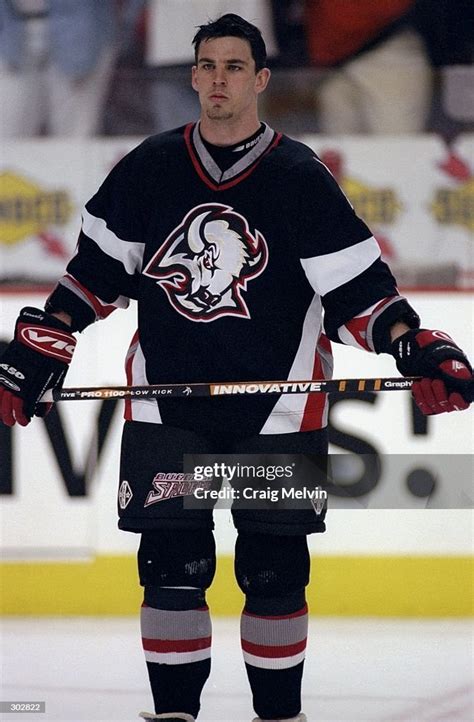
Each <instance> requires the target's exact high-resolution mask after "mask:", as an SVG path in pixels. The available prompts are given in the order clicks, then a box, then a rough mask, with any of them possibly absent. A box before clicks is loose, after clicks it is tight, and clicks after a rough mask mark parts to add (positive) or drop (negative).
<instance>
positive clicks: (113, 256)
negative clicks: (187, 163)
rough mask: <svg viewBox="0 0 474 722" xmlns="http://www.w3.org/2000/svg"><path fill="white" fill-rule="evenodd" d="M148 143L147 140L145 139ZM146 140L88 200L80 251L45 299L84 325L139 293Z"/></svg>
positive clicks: (49, 305) (77, 325) (124, 305)
mask: <svg viewBox="0 0 474 722" xmlns="http://www.w3.org/2000/svg"><path fill="white" fill-rule="evenodd" d="M142 145H143V144H142ZM141 153H142V146H139V148H137V149H135V150H133V151H132V152H131V153H129V154H128V155H127V156H125V157H124V158H123V159H122V160H121V161H120V162H119V163H118V164H117V165H116V166H115V167H114V168H113V170H112V171H111V172H110V173H109V175H108V176H107V178H106V179H105V181H104V182H103V183H102V185H101V186H100V188H99V190H98V191H97V193H96V194H95V195H94V196H93V197H92V198H91V199H90V200H89V201H88V202H87V203H86V205H85V208H84V210H83V213H82V225H81V230H80V233H79V239H78V243H77V247H76V253H75V255H74V256H73V258H72V259H71V261H70V262H69V263H68V265H67V268H66V274H65V275H64V276H63V277H62V278H61V279H60V280H59V281H58V283H57V285H56V287H55V289H54V290H53V292H52V293H51V295H50V296H49V298H48V300H47V301H46V306H45V308H46V310H47V311H49V312H54V311H65V312H66V313H68V314H69V315H70V316H71V318H72V326H73V328H74V330H78V331H82V330H83V329H84V328H85V327H86V326H88V325H89V324H91V323H93V322H94V321H97V320H100V319H103V318H106V317H107V316H108V315H109V314H110V313H112V311H114V310H115V309H116V308H127V306H128V304H129V301H130V299H131V298H136V297H137V291H138V279H139V275H140V271H141V267H142V261H143V254H144V248H145V243H144V241H143V239H144V220H143V219H144V214H143V213H142V205H141V198H142V195H141V188H140V186H141V179H142V177H143V174H142V173H140V156H141Z"/></svg>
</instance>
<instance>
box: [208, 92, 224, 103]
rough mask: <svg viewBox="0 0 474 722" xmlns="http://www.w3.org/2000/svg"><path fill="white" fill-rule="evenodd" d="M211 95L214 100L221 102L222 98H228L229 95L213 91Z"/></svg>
mask: <svg viewBox="0 0 474 722" xmlns="http://www.w3.org/2000/svg"><path fill="white" fill-rule="evenodd" d="M209 97H210V99H211V100H213V101H214V102H219V101H221V100H227V95H222V94H221V93H212V95H210V96H209Z"/></svg>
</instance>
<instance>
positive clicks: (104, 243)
mask: <svg viewBox="0 0 474 722" xmlns="http://www.w3.org/2000/svg"><path fill="white" fill-rule="evenodd" d="M131 298H132V299H137V301H138V331H137V333H136V335H135V337H134V338H133V340H132V343H131V346H130V349H129V353H128V357H127V360H126V370H127V379H128V383H129V384H139V385H146V384H148V383H162V384H167V383H179V384H182V383H192V382H213V381H217V382H238V381H247V380H252V381H253V380H255V381H264V380H274V379H278V380H286V379H309V378H321V377H325V378H328V377H330V375H331V371H332V358H331V351H330V344H329V341H328V338H327V337H328V336H329V338H331V339H333V340H335V341H343V342H349V343H351V342H352V341H351V338H354V337H353V336H351V332H350V331H349V330H347V329H348V328H349V327H348V326H347V324H348V322H349V321H350V320H351V319H353V318H354V317H355V316H357V315H360V314H361V313H362V312H364V311H365V310H366V309H369V312H368V316H367V317H369V316H370V313H371V310H372V309H374V308H379V306H380V302H383V303H385V301H384V299H390V301H389V302H390V303H391V304H393V303H394V302H395V303H396V304H399V303H401V304H402V306H403V304H405V305H407V304H406V302H404V301H402V300H401V299H400V297H399V296H398V292H397V289H396V286H395V280H394V278H393V276H392V275H391V273H390V271H389V269H388V268H387V266H386V265H385V263H383V262H382V261H381V259H380V250H379V247H378V244H377V242H376V240H375V239H374V238H373V236H372V234H371V232H370V231H369V229H368V228H367V226H366V225H365V223H364V222H363V221H362V220H361V219H359V218H358V217H357V216H356V214H355V212H354V210H353V208H352V206H351V205H350V203H349V202H348V201H347V199H346V197H345V196H344V194H343V193H342V191H341V190H340V188H339V186H338V185H337V183H336V182H335V180H334V178H333V177H332V175H331V174H330V172H329V171H328V170H327V168H326V167H325V166H324V165H323V164H322V163H321V161H320V160H319V159H318V158H317V156H316V155H315V154H314V153H313V151H312V150H310V149H309V148H308V147H307V146H305V145H303V144H302V143H299V142H297V141H295V140H292V139H290V138H288V137H286V136H282V135H281V134H278V133H276V132H275V131H273V130H272V129H271V128H270V127H268V126H266V127H265V130H264V132H263V133H262V134H261V135H260V136H259V138H258V141H257V142H256V143H254V144H253V145H251V147H250V148H249V150H248V152H246V153H244V155H243V156H242V155H241V156H239V159H238V160H237V161H236V163H235V164H234V165H233V166H231V167H230V168H228V169H227V170H226V171H225V172H222V171H221V170H220V168H219V167H218V166H217V164H216V162H215V161H214V160H213V157H212V156H211V154H210V153H209V151H208V149H207V148H206V145H205V144H204V143H203V141H202V139H201V136H200V133H199V124H190V125H188V126H186V127H183V128H178V129H176V130H172V131H169V132H166V133H162V134H160V135H157V136H153V137H151V138H149V139H147V140H146V141H144V142H143V143H142V144H141V145H140V146H138V147H137V148H136V149H134V150H133V151H132V152H131V153H129V154H128V155H127V156H126V157H125V158H123V159H122V160H121V161H120V162H119V163H118V164H117V166H116V167H115V168H114V169H113V170H112V171H111V173H110V174H109V176H108V177H107V178H106V180H105V181H104V183H103V184H102V186H101V187H100V189H99V191H98V192H97V193H96V195H95V196H94V197H93V198H92V199H91V200H90V201H89V202H88V203H87V204H86V207H85V210H84V214H83V224H82V230H81V233H80V238H79V243H78V249H77V253H76V255H75V256H74V258H73V259H72V260H71V262H70V263H69V265H68V267H67V274H66V275H65V276H64V278H62V279H61V280H60V281H59V283H58V286H57V287H56V289H55V291H53V294H52V295H51V297H50V299H49V301H48V304H47V308H48V309H49V310H52V309H61V310H64V311H67V312H68V313H70V315H71V316H72V318H73V323H74V325H75V327H76V328H77V329H79V330H82V329H83V328H84V327H85V326H86V325H87V324H89V323H91V322H92V321H94V320H97V319H100V318H104V317H106V316H107V315H108V314H109V313H110V312H111V311H113V310H114V309H115V308H124V307H126V306H127V305H128V302H129V299H131ZM323 308H324V312H325V319H324V326H325V328H324V332H323V326H322V323H323ZM366 327H367V324H366V325H365V326H364V328H365V329H366ZM342 330H344V333H343V334H342V336H340V335H339V333H340V332H341V331H342ZM362 335H363V336H364V338H365V339H366V340H365V341H364V342H362V343H361V344H360V345H362V346H364V347H366V348H369V349H372V350H374V346H373V342H371V341H370V339H367V338H366V333H365V331H364V333H363V334H362ZM348 339H349V340H348ZM356 343H357V342H356ZM326 406H327V404H326V398H325V395H324V394H310V395H307V394H297V395H287V396H285V395H282V396H280V397H275V396H274V395H271V396H268V397H265V396H258V397H250V398H249V397H248V396H245V397H226V398H221V397H218V398H211V399H183V400H181V399H166V398H163V399H160V400H158V401H156V400H140V399H138V400H133V401H127V402H126V418H128V419H134V420H139V421H146V422H151V423H165V424H168V425H171V426H176V427H182V428H191V429H196V430H210V431H213V430H222V429H225V430H226V431H233V432H235V433H238V434H244V435H247V434H257V433H261V434H267V433H268V434H270V433H290V432H294V431H303V430H311V429H315V428H320V427H322V426H324V425H325V424H326V422H327V418H326V416H327V408H326Z"/></svg>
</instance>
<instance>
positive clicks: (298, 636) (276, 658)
mask: <svg viewBox="0 0 474 722" xmlns="http://www.w3.org/2000/svg"><path fill="white" fill-rule="evenodd" d="M307 635H308V608H307V606H306V602H305V596H304V592H303V591H301V592H298V593H296V594H291V595H289V596H287V597H278V598H268V599H265V598H256V597H247V598H246V603H245V607H244V611H243V613H242V619H241V642H242V651H243V656H244V661H245V666H246V669H247V675H248V679H249V682H250V687H251V689H252V694H253V705H254V709H255V712H256V713H257V714H258V715H259V717H261V718H262V719H277V718H291V717H296V715H297V714H298V713H299V712H300V710H301V679H302V675H303V664H304V655H305V649H306V639H307Z"/></svg>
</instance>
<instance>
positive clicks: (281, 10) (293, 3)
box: [272, 0, 308, 68]
mask: <svg viewBox="0 0 474 722" xmlns="http://www.w3.org/2000/svg"><path fill="white" fill-rule="evenodd" d="M272 13H273V27H274V30H275V38H276V42H277V45H278V57H277V58H276V60H275V61H274V62H273V63H272V65H273V66H274V67H282V68H294V67H301V66H303V65H307V64H308V52H307V47H306V29H305V0H272Z"/></svg>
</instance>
